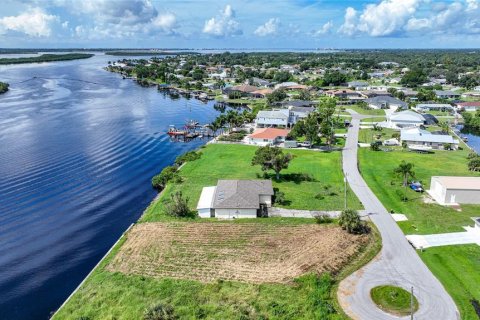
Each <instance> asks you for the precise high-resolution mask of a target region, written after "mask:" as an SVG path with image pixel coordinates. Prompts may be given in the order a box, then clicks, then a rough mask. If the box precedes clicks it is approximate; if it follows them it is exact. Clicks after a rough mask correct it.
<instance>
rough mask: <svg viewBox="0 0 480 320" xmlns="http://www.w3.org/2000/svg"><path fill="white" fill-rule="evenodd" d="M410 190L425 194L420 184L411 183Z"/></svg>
mask: <svg viewBox="0 0 480 320" xmlns="http://www.w3.org/2000/svg"><path fill="white" fill-rule="evenodd" d="M410 189H412V190H413V191H415V192H423V191H424V190H423V186H422V184H421V183H420V182H412V183H410Z"/></svg>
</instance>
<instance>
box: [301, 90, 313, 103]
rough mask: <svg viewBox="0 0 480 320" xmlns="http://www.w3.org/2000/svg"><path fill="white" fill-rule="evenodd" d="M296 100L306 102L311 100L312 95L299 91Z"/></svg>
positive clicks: (305, 91)
mask: <svg viewBox="0 0 480 320" xmlns="http://www.w3.org/2000/svg"><path fill="white" fill-rule="evenodd" d="M298 99H299V100H306V101H308V100H311V99H312V95H311V94H310V92H308V91H307V90H302V91H300V94H299V95H298Z"/></svg>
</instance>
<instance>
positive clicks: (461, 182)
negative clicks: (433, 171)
mask: <svg viewBox="0 0 480 320" xmlns="http://www.w3.org/2000/svg"><path fill="white" fill-rule="evenodd" d="M433 179H436V180H438V181H440V183H441V184H443V185H444V186H445V187H446V188H448V189H461V190H480V177H454V176H434V177H432V180H433Z"/></svg>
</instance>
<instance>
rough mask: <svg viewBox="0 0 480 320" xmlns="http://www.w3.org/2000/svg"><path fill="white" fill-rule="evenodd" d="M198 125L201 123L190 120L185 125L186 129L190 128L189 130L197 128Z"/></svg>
mask: <svg viewBox="0 0 480 320" xmlns="http://www.w3.org/2000/svg"><path fill="white" fill-rule="evenodd" d="M198 125H199V122H198V121H195V120H189V121H187V123H186V124H185V127H186V128H189V129H193V128H196V127H197V126H198Z"/></svg>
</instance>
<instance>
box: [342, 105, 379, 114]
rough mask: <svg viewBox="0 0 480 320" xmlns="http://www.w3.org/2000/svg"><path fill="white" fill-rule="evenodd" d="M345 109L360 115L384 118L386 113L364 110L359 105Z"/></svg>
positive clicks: (376, 110) (377, 110)
mask: <svg viewBox="0 0 480 320" xmlns="http://www.w3.org/2000/svg"><path fill="white" fill-rule="evenodd" d="M345 109H346V110H348V109H352V110H353V111H356V112H358V113H360V114H366V115H372V116H384V115H385V111H384V110H382V109H364V108H361V107H359V106H357V105H351V106H345Z"/></svg>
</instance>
